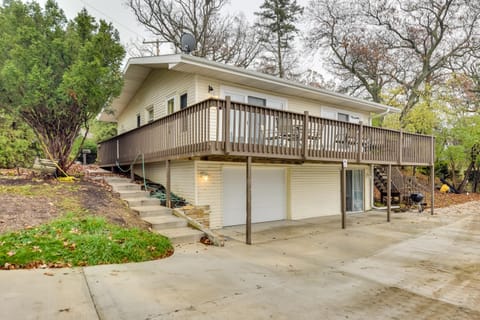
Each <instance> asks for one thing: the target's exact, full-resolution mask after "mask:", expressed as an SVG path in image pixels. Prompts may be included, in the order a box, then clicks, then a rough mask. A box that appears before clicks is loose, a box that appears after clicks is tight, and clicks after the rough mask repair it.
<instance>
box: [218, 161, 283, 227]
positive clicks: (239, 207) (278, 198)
mask: <svg viewBox="0 0 480 320" xmlns="http://www.w3.org/2000/svg"><path fill="white" fill-rule="evenodd" d="M245 172H246V169H245V167H227V168H223V225H224V226H234V225H238V224H245V219H246V185H245V183H246V175H245V174H246V173H245ZM286 217H287V209H286V187H285V169H281V168H252V222H265V221H275V220H283V219H285V218H286Z"/></svg>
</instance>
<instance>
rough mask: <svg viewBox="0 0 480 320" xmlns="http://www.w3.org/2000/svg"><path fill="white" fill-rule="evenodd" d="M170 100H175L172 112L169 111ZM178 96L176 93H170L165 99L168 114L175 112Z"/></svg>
mask: <svg viewBox="0 0 480 320" xmlns="http://www.w3.org/2000/svg"><path fill="white" fill-rule="evenodd" d="M170 100H173V110H172V112H168V102H169V101H170ZM176 109H177V96H176V95H170V96H167V98H166V99H165V114H166V115H167V116H168V115H171V114H172V113H175V112H176V111H177V110H176Z"/></svg>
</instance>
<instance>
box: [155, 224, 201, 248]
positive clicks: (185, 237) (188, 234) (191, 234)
mask: <svg viewBox="0 0 480 320" xmlns="http://www.w3.org/2000/svg"><path fill="white" fill-rule="evenodd" d="M157 232H158V233H160V234H161V235H164V236H165V237H167V238H169V239H170V241H172V244H180V243H194V242H198V241H200V238H201V237H203V236H204V233H203V232H201V231H199V230H196V229H192V228H189V227H184V228H174V229H163V230H160V231H157Z"/></svg>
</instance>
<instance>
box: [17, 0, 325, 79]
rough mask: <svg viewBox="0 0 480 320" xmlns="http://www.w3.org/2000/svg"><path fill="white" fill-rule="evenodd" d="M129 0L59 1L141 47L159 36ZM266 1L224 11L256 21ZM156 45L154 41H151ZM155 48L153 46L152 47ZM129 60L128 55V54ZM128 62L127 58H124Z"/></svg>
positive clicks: (314, 63) (164, 49)
mask: <svg viewBox="0 0 480 320" xmlns="http://www.w3.org/2000/svg"><path fill="white" fill-rule="evenodd" d="M23 1H24V2H30V1H32V0H23ZM34 1H36V2H38V3H40V4H41V5H42V6H43V5H44V4H45V2H46V0H34ZM125 1H126V0H102V1H98V0H97V1H95V0H56V2H57V3H58V5H59V7H60V8H61V9H62V10H63V11H64V12H65V14H66V16H67V18H69V19H72V18H74V17H75V16H76V15H77V13H78V12H79V11H80V10H81V9H82V8H84V7H85V8H86V9H87V11H88V12H89V13H90V14H91V15H93V16H95V17H96V18H97V19H104V20H106V21H108V22H111V23H112V24H113V26H114V27H115V28H116V29H117V30H118V31H119V33H120V40H121V42H122V44H123V45H124V46H125V47H127V48H128V47H131V46H132V43H135V44H136V45H138V46H141V44H142V42H143V41H154V40H156V39H157V37H156V36H155V35H153V34H152V33H150V32H148V31H147V30H146V29H145V28H144V27H143V26H142V25H141V24H139V23H138V22H137V20H136V18H135V15H134V14H133V12H131V10H130V9H129V8H128V6H127V5H125ZM263 1H264V0H230V1H229V3H228V4H227V5H226V6H225V7H224V11H225V13H230V14H235V13H239V12H243V13H244V14H245V16H246V17H247V19H248V20H250V21H253V20H254V17H255V15H254V12H255V11H259V8H260V5H261V4H262V3H263ZM309 1H310V0H297V3H298V4H299V5H301V6H303V7H305V6H307V4H308V2H309ZM152 46H154V44H152ZM296 46H298V48H296V49H297V50H298V51H299V52H302V48H300V46H301V45H300V44H299V42H298V41H297V45H296ZM153 49H154V48H153V47H152V50H153ZM127 52H128V49H127ZM172 52H173V48H172V47H171V45H169V44H165V45H162V46H161V47H160V54H168V53H172ZM126 58H127V59H128V54H127V57H126ZM125 62H126V60H125ZM308 68H312V69H315V70H320V69H323V68H322V67H321V65H320V64H319V62H318V59H317V57H316V56H315V55H304V56H303V57H302V66H301V69H304V70H306V69H308Z"/></svg>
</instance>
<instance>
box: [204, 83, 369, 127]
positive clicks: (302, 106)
mask: <svg viewBox="0 0 480 320" xmlns="http://www.w3.org/2000/svg"><path fill="white" fill-rule="evenodd" d="M197 81H198V82H197V92H198V101H202V100H205V99H208V98H211V97H214V98H220V91H221V86H228V87H232V88H239V89H243V90H246V91H253V92H259V93H261V94H264V95H267V96H276V97H280V98H285V99H287V110H289V111H294V112H298V113H304V112H305V111H308V112H309V113H310V115H311V116H315V117H321V116H322V109H323V108H325V107H327V108H333V109H335V110H337V111H340V112H344V113H349V114H352V115H355V116H359V117H360V121H362V122H363V123H365V124H368V121H369V117H370V114H369V113H368V112H359V110H354V109H349V108H345V107H342V106H336V105H330V104H328V105H327V104H325V103H321V102H318V101H314V100H310V99H303V98H300V97H294V96H288V95H281V93H278V92H271V91H265V90H259V89H257V88H254V87H248V86H244V85H238V84H236V83H232V82H225V81H219V80H216V79H212V78H207V77H203V76H198V77H197ZM209 85H210V86H211V87H212V88H213V89H214V90H213V91H212V92H208V86H209Z"/></svg>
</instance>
